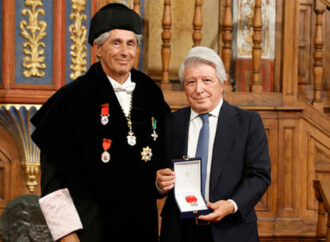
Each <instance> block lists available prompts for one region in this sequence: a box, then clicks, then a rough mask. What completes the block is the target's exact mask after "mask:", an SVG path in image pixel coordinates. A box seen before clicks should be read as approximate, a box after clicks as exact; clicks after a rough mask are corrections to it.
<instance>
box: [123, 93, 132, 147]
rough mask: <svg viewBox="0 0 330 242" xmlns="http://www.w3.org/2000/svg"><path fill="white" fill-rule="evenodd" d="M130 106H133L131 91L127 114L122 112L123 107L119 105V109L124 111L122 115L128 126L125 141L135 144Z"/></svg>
mask: <svg viewBox="0 0 330 242" xmlns="http://www.w3.org/2000/svg"><path fill="white" fill-rule="evenodd" d="M132 106H133V93H131V98H130V107H129V111H128V115H126V113H125V112H124V109H123V107H121V106H120V107H121V110H122V111H123V113H124V116H125V118H126V120H127V126H128V129H129V130H128V136H127V143H128V144H129V145H130V146H134V145H135V144H136V137H135V136H134V133H133V130H132V120H131V112H132Z"/></svg>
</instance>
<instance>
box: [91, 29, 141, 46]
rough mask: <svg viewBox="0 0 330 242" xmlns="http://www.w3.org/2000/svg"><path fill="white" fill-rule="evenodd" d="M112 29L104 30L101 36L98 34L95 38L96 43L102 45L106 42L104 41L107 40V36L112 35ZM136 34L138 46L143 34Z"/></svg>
mask: <svg viewBox="0 0 330 242" xmlns="http://www.w3.org/2000/svg"><path fill="white" fill-rule="evenodd" d="M110 32H111V30H110V31H107V32H104V33H103V34H100V35H99V36H97V38H95V39H94V43H95V44H97V45H99V46H101V45H103V44H104V42H105V41H106V40H107V38H108V37H109V36H110ZM135 36H136V40H137V44H138V46H139V45H140V44H141V41H142V35H141V34H135Z"/></svg>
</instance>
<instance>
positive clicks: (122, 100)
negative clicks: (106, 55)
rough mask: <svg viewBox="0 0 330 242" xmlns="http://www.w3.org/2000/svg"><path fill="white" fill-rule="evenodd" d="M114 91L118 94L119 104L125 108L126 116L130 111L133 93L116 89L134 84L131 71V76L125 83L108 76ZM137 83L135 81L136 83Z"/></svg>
mask: <svg viewBox="0 0 330 242" xmlns="http://www.w3.org/2000/svg"><path fill="white" fill-rule="evenodd" d="M107 77H108V79H109V81H110V83H111V85H112V87H113V89H114V91H115V94H116V97H117V99H118V101H119V104H120V106H121V108H122V109H123V111H124V113H125V115H126V116H128V114H129V111H130V106H131V95H132V93H127V92H123V91H117V90H116V89H117V88H119V89H126V88H127V87H128V86H130V85H132V84H133V83H134V82H132V80H131V73H129V76H128V78H127V80H126V81H125V82H124V83H123V84H120V83H119V82H117V81H115V80H114V79H112V78H111V77H109V76H107ZM134 84H135V83H134Z"/></svg>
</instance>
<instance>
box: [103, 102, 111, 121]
mask: <svg viewBox="0 0 330 242" xmlns="http://www.w3.org/2000/svg"><path fill="white" fill-rule="evenodd" d="M109 116H110V114H109V103H105V104H102V105H101V124H103V125H107V124H108V123H109Z"/></svg>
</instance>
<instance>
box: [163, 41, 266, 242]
mask: <svg viewBox="0 0 330 242" xmlns="http://www.w3.org/2000/svg"><path fill="white" fill-rule="evenodd" d="M179 76H180V80H181V81H182V82H183V85H184V90H185V94H186V97H187V100H188V103H189V105H190V107H187V108H184V109H181V110H179V111H177V112H175V113H173V114H172V117H171V119H170V121H169V123H168V131H167V135H168V139H167V146H168V156H169V157H168V161H171V160H172V159H179V158H182V157H183V156H189V157H201V158H202V182H201V183H202V194H203V196H204V198H205V201H206V202H207V206H208V207H209V208H210V210H211V212H210V213H209V214H207V215H199V216H198V220H195V219H181V218H180V211H179V208H178V206H177V203H176V201H175V197H174V192H173V189H172V188H173V187H174V186H175V179H176V175H177V174H175V173H174V172H173V171H172V170H171V169H170V168H165V169H161V170H158V171H157V186H158V189H159V190H160V192H161V193H163V194H166V193H168V197H167V199H166V202H165V205H164V208H163V211H162V214H161V216H162V227H161V229H162V230H161V238H160V239H161V241H162V242H166V241H168V242H179V241H181V242H182V241H187V242H188V241H189V242H194V241H196V242H197V241H200V242H210V241H221V242H236V241H240V242H241V241H249V242H250V241H251V242H253V241H258V240H259V239H258V231H257V223H256V221H257V217H256V213H255V210H254V206H255V205H256V204H257V202H258V201H259V200H260V199H261V197H262V195H263V194H264V193H265V191H266V190H267V187H268V186H269V184H270V158H269V154H268V148H267V137H266V134H265V131H264V126H263V123H262V121H261V118H260V116H259V114H258V113H256V112H252V111H247V110H242V109H240V108H238V107H235V106H232V105H230V104H229V103H228V102H226V101H225V100H224V99H223V93H224V88H225V80H226V72H225V69H224V67H223V64H222V61H221V59H220V58H219V56H218V55H217V54H216V53H215V52H214V51H213V50H211V49H209V48H206V47H194V48H192V49H191V50H190V52H189V53H188V55H187V57H186V58H185V60H184V61H183V63H182V65H181V67H180V70H179ZM202 120H203V121H202ZM202 130H203V131H202ZM205 130H206V131H205ZM202 133H203V134H202ZM201 137H204V138H201ZM205 137H206V139H205ZM205 143H206V147H205V148H204V151H203V152H202V153H200V151H199V150H200V147H201V146H202V145H203V144H204V145H205ZM169 167H171V165H169ZM204 191H205V192H204Z"/></svg>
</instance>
